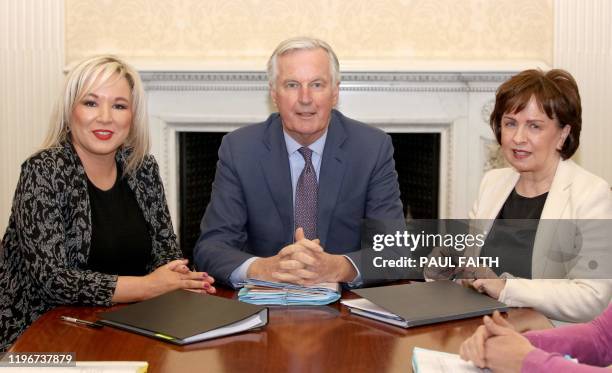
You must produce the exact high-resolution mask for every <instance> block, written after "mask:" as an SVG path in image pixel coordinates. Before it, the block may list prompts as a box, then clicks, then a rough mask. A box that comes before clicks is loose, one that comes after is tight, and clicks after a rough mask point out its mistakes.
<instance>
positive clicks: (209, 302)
mask: <svg viewBox="0 0 612 373" xmlns="http://www.w3.org/2000/svg"><path fill="white" fill-rule="evenodd" d="M98 317H99V318H100V322H101V323H103V324H106V325H109V326H113V327H117V328H120V329H125V330H128V331H132V332H135V333H139V334H143V335H146V336H149V337H153V338H158V339H161V340H163V341H167V342H171V343H174V344H178V345H184V344H189V343H194V342H199V341H204V340H207V339H212V338H218V337H222V336H226V335H230V334H236V333H240V332H243V331H246V330H250V329H254V328H259V327H262V326H265V325H266V324H267V323H268V309H267V308H266V307H262V306H255V305H252V304H246V303H241V302H238V301H235V300H231V299H226V298H221V297H218V296H214V295H205V294H199V293H194V292H191V291H187V290H175V291H173V292H170V293H166V294H164V295H160V296H159V297H156V298H152V299H149V300H146V301H143V302H139V303H134V304H131V305H128V306H125V307H122V308H120V309H118V310H116V311H109V312H102V313H99V314H98Z"/></svg>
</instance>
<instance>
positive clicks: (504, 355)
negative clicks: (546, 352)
mask: <svg viewBox="0 0 612 373" xmlns="http://www.w3.org/2000/svg"><path fill="white" fill-rule="evenodd" d="M534 348H535V347H533V345H532V344H531V343H530V342H529V340H528V339H527V338H525V337H524V336H522V335H521V334H520V333H518V332H517V331H516V330H515V329H514V327H513V326H512V325H511V324H510V323H509V322H508V321H506V320H505V319H504V318H503V317H502V316H501V314H500V313H499V312H498V311H495V313H493V317H489V316H485V317H484V325H481V326H479V327H478V329H476V332H475V333H474V334H473V335H472V336H471V337H470V338H468V339H467V340H465V342H463V344H461V348H460V349H459V355H460V356H461V358H462V359H463V360H466V361H471V362H472V363H474V365H476V366H477V367H479V368H485V367H486V368H490V369H492V370H493V371H494V372H519V371H520V370H521V366H522V364H523V360H524V359H525V356H526V355H527V354H528V353H529V352H530V351H531V350H533V349H534Z"/></svg>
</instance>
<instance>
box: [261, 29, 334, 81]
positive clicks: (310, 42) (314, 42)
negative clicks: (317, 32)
mask: <svg viewBox="0 0 612 373" xmlns="http://www.w3.org/2000/svg"><path fill="white" fill-rule="evenodd" d="M319 48H321V49H323V50H324V51H325V52H326V53H327V57H328V58H329V73H330V75H331V78H332V85H334V84H336V83H338V82H340V63H339V62H338V56H336V53H334V50H333V49H332V47H331V46H330V45H329V44H327V43H326V42H324V41H323V40H320V39H315V38H310V37H306V36H300V37H296V38H291V39H287V40H284V41H282V42H281V43H280V44H279V45H278V46H277V47H276V49H275V50H274V52H272V55H271V56H270V59H268V84H269V85H270V87H274V86H275V84H276V76H277V74H278V57H279V56H282V55H285V54H287V53H290V52H294V51H300V50H313V49H319Z"/></svg>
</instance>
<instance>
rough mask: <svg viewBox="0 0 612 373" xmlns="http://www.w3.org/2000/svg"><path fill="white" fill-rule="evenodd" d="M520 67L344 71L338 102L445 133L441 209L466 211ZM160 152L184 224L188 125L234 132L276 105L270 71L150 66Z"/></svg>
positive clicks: (443, 212) (401, 125)
mask: <svg viewBox="0 0 612 373" xmlns="http://www.w3.org/2000/svg"><path fill="white" fill-rule="evenodd" d="M516 71H517V70H505V71H494V70H489V71H439V72H435V71H433V72H423V71H418V72H410V71H384V72H376V71H354V72H351V71H349V72H346V71H345V72H343V73H342V83H341V85H340V100H339V104H338V107H337V108H338V109H339V110H340V111H342V112H343V113H344V114H345V115H347V116H349V117H351V118H354V119H357V120H360V121H363V122H365V123H368V124H370V125H372V126H375V127H378V128H381V129H382V130H384V131H387V132H417V133H418V132H436V133H440V135H441V144H440V145H441V146H440V152H441V154H440V170H439V172H440V190H439V198H440V200H439V206H440V207H439V216H440V217H441V218H465V217H467V212H468V210H469V208H470V207H471V205H472V203H473V201H474V198H475V197H476V194H477V191H478V185H479V183H480V179H481V177H482V174H483V171H484V170H485V169H486V168H487V164H488V163H489V157H490V154H489V150H488V149H489V148H490V145H491V144H492V143H494V139H493V136H492V133H491V130H490V128H489V126H488V116H489V113H490V111H491V109H492V105H493V102H494V96H495V90H496V89H497V87H498V86H499V84H501V82H503V81H504V80H506V79H508V78H509V77H510V76H512V75H513V74H514V73H516ZM141 74H142V78H143V81H144V83H145V89H146V90H147V95H148V100H149V115H150V128H151V138H152V153H153V154H154V156H155V157H156V159H157V161H158V163H159V166H160V171H161V176H162V179H163V182H164V186H165V190H166V197H167V199H168V205H169V208H170V213H171V215H172V219H173V222H174V224H175V227H176V228H177V231H178V226H179V224H180V222H179V221H178V218H179V195H178V191H179V180H180V179H179V175H178V172H179V167H178V164H179V158H178V157H179V153H178V133H179V132H182V131H197V132H228V131H232V130H234V129H236V128H238V127H241V126H244V125H248V124H251V123H256V122H261V121H263V120H265V119H266V118H267V117H268V115H269V114H270V112H272V111H273V110H274V108H273V107H272V105H271V101H270V99H269V94H268V85H267V78H266V75H265V73H264V72H262V71H161V70H160V71H150V70H149V71H142V72H141Z"/></svg>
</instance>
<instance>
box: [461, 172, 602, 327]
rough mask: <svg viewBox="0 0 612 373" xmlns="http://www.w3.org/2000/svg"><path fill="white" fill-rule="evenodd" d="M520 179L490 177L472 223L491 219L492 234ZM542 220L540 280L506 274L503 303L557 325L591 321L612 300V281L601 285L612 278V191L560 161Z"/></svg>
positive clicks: (536, 255)
mask: <svg viewBox="0 0 612 373" xmlns="http://www.w3.org/2000/svg"><path fill="white" fill-rule="evenodd" d="M518 179H519V173H518V172H517V171H516V170H514V169H512V168H504V169H497V170H492V171H489V172H487V174H485V176H484V177H483V179H482V182H481V184H480V191H479V193H478V198H477V200H476V202H475V203H474V206H473V208H472V211H471V212H470V214H469V216H470V219H487V220H486V223H485V224H489V227H483V228H485V230H486V231H489V229H488V228H490V225H491V224H492V223H493V220H494V219H495V218H496V217H497V215H498V214H499V211H500V210H501V208H502V207H503V205H504V203H505V201H506V199H507V198H508V196H509V195H510V193H511V192H512V190H513V189H514V187H515V185H516V183H517V181H518ZM540 219H541V220H544V219H547V221H546V222H544V223H545V224H542V222H540V224H539V225H538V230H537V232H536V237H535V241H534V247H533V256H532V270H531V272H532V276H533V277H534V278H537V279H538V280H528V279H519V278H513V276H512V275H511V274H503V275H502V277H504V278H507V280H506V285H505V287H504V289H503V290H502V292H501V294H500V297H499V300H500V301H502V302H504V303H506V304H508V305H509V306H512V307H533V308H535V309H537V310H538V311H540V312H542V313H544V314H545V315H546V316H548V317H551V318H553V319H557V320H563V321H572V322H584V321H588V320H592V319H593V318H595V316H597V315H599V314H600V313H601V312H603V310H604V309H605V308H606V307H607V306H608V304H609V303H610V300H611V298H612V280H602V278H611V277H609V275H610V274H612V269H611V266H612V260H611V257H612V229H606V225H607V226H610V228H612V225H611V223H612V195H611V192H610V186H609V185H608V183H607V182H606V181H605V180H603V179H602V178H600V177H598V176H596V175H593V174H591V173H589V172H588V171H586V170H585V169H583V168H582V167H580V166H578V165H577V164H576V163H574V162H573V161H572V160H565V161H560V162H559V165H558V166H557V170H556V173H555V177H554V179H553V182H552V185H551V187H550V191H549V192H548V197H547V198H546V203H545V204H544V209H543V210H542V215H541V217H540ZM548 219H550V220H548ZM601 219H607V220H601ZM568 258H569V259H568ZM602 274H603V275H602ZM604 275H605V276H608V277H603V276H604ZM581 278H582V279H581ZM586 278H590V279H586ZM594 278H598V279H594Z"/></svg>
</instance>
